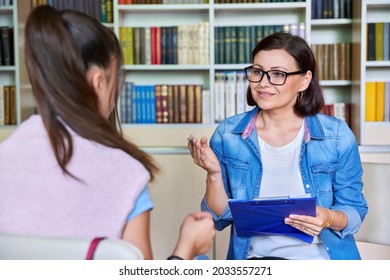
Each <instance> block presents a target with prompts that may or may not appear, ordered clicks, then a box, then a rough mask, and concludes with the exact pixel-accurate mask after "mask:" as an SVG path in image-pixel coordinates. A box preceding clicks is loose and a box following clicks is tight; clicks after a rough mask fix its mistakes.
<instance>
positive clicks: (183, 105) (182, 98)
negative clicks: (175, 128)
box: [179, 85, 187, 123]
mask: <svg viewBox="0 0 390 280" xmlns="http://www.w3.org/2000/svg"><path fill="white" fill-rule="evenodd" d="M179 105H180V106H179V122H180V123H186V122H187V87H186V85H179Z"/></svg>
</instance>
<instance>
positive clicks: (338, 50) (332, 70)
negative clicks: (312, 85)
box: [311, 42, 351, 80]
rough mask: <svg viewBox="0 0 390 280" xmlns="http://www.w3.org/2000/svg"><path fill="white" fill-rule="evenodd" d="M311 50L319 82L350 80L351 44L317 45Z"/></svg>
mask: <svg viewBox="0 0 390 280" xmlns="http://www.w3.org/2000/svg"><path fill="white" fill-rule="evenodd" d="M311 48H312V50H313V53H314V56H315V58H316V61H317V69H318V73H319V78H320V80H350V79H351V43H348V42H343V43H337V44H317V45H312V46H311Z"/></svg>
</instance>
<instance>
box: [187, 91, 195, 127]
mask: <svg viewBox="0 0 390 280" xmlns="http://www.w3.org/2000/svg"><path fill="white" fill-rule="evenodd" d="M194 122H195V88H194V85H187V123H194Z"/></svg>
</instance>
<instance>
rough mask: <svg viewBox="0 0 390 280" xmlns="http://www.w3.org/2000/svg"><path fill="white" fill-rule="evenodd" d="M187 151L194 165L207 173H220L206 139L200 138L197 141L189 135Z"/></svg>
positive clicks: (217, 162)
mask: <svg viewBox="0 0 390 280" xmlns="http://www.w3.org/2000/svg"><path fill="white" fill-rule="evenodd" d="M188 149H189V150H190V153H191V157H192V158H193V160H194V163H195V164H196V165H198V166H200V167H202V168H203V169H204V170H206V171H207V173H209V174H216V173H220V172H221V167H220V165H219V161H218V159H217V156H216V155H215V154H214V152H213V150H212V149H211V148H210V146H209V145H208V144H207V138H206V137H202V138H201V139H200V141H199V140H198V139H197V138H196V137H194V136H193V135H190V136H189V137H188Z"/></svg>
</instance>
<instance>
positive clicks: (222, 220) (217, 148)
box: [201, 123, 233, 230]
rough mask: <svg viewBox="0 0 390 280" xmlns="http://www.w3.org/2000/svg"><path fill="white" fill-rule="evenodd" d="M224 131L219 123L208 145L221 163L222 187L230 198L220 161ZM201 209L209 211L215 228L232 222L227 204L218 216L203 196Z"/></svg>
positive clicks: (223, 226) (224, 172) (219, 228)
mask: <svg viewBox="0 0 390 280" xmlns="http://www.w3.org/2000/svg"><path fill="white" fill-rule="evenodd" d="M223 131H224V123H221V124H220V125H219V126H218V127H217V129H216V130H215V132H214V133H213V135H212V137H211V139H210V147H211V148H212V150H213V151H214V153H215V155H216V156H217V158H218V161H219V163H220V165H221V171H222V178H223V182H224V188H225V191H226V194H227V195H228V197H229V198H231V194H230V192H229V191H228V189H227V187H226V186H228V184H227V182H226V169H225V167H224V165H223V163H222V162H223V161H222V155H223V141H222V135H223ZM201 209H202V211H207V212H210V214H211V215H212V217H213V219H214V221H215V228H216V229H217V230H223V229H224V228H225V227H227V226H229V225H230V224H231V223H232V220H233V218H232V214H231V212H230V208H229V206H226V208H225V210H224V211H223V213H222V214H221V215H220V216H217V215H216V214H215V213H214V212H213V211H212V210H211V209H210V208H209V207H208V205H207V202H206V200H205V198H203V199H202V203H201Z"/></svg>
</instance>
